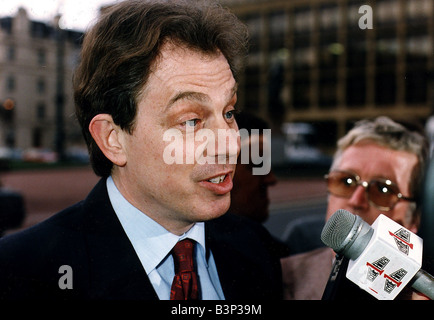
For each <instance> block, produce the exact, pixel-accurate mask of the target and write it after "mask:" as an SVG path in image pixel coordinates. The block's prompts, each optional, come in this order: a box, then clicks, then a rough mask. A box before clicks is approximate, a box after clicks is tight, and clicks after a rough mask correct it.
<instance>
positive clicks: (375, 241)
mask: <svg viewBox="0 0 434 320" xmlns="http://www.w3.org/2000/svg"><path fill="white" fill-rule="evenodd" d="M377 220H379V221H380V220H384V221H386V222H387V223H393V224H396V223H395V222H393V221H392V220H390V219H389V218H387V217H386V216H384V215H380V216H379V218H377ZM377 220H376V222H377ZM389 220H390V221H389ZM376 222H374V223H373V227H371V226H370V225H369V224H368V223H366V222H365V221H364V220H363V219H362V218H360V217H359V216H356V215H353V214H352V213H350V212H348V211H346V210H343V209H340V210H337V211H336V212H335V213H334V214H333V215H332V216H331V217H330V219H329V220H328V221H327V222H326V224H325V226H324V228H323V230H322V233H321V240H322V242H324V244H325V245H327V246H328V247H330V248H332V249H333V250H334V251H335V252H336V253H337V254H338V255H342V256H344V257H346V258H348V259H350V260H352V261H355V260H357V259H358V258H359V257H360V256H361V255H362V253H363V254H365V255H366V253H371V251H372V252H373V251H374V250H375V251H381V252H375V254H377V255H378V257H379V258H378V259H377V260H376V261H365V260H364V261H362V262H361V263H360V266H364V265H367V267H366V268H365V269H366V270H363V271H364V272H365V273H363V277H366V278H367V279H368V281H367V280H366V279H365V278H364V279H363V280H362V282H363V284H364V285H363V286H361V284H360V283H361V282H360V281H359V279H357V280H356V279H351V278H350V277H349V275H348V271H349V270H348V271H347V278H349V279H350V280H351V281H353V282H354V283H356V284H358V285H359V286H360V287H361V288H362V289H364V290H366V291H367V292H369V293H370V294H372V295H373V296H375V297H376V298H377V299H380V298H381V299H383V298H384V296H385V297H386V298H387V294H385V293H379V292H377V291H378V289H376V290H374V289H373V286H372V285H371V283H370V282H374V280H377V279H380V278H381V279H382V277H378V275H382V276H384V278H385V279H384V281H385V283H384V286H383V287H384V290H385V291H386V292H388V293H389V294H390V292H392V291H393V290H394V289H395V288H397V287H399V286H400V285H401V284H403V281H402V280H403V278H404V277H405V274H406V273H407V272H408V270H409V268H410V265H411V263H410V262H411V261H410V258H409V257H408V251H407V254H404V253H405V252H404V249H407V250H413V245H414V244H411V243H408V242H406V241H405V240H403V239H401V238H400V237H399V236H397V235H394V234H393V233H392V232H390V230H389V229H390V228H389V229H388V227H389V225H388V227H385V225H384V224H381V221H380V222H379V223H376ZM375 229H377V231H378V232H377V233H381V232H383V231H386V230H388V231H387V232H388V233H389V234H390V235H389V234H387V235H386V236H387V237H392V239H393V240H395V242H396V243H397V244H398V248H394V247H392V246H384V247H383V246H382V244H381V243H380V242H381V240H382V239H379V237H381V234H380V236H378V237H377V236H375V237H373V235H374V231H375ZM401 229H402V230H404V231H402V232H401V233H402V234H410V231H408V230H406V229H405V228H403V227H402V226H401ZM401 229H400V230H401ZM406 232H408V233H406ZM399 235H400V234H399ZM400 236H401V237H403V238H405V237H404V236H402V235H400ZM408 237H410V236H408ZM368 245H369V247H368ZM399 245H401V246H402V247H399ZM405 246H410V247H411V248H410V249H409V248H406V247H405ZM367 247H368V248H367ZM383 248H384V249H383ZM365 249H366V250H367V251H368V252H364V251H365ZM378 249H383V250H378ZM392 260H393V261H392ZM391 261H392V262H393V263H395V265H396V264H398V265H400V266H402V268H400V269H399V270H401V269H402V270H404V271H402V270H401V271H399V272H395V273H387V272H386V271H387V270H386V269H385V267H386V265H387V264H389V263H390V262H391ZM393 263H391V264H390V265H392V264H393ZM360 266H359V267H358V268H357V269H358V270H357V272H358V274H357V277H358V278H360V277H361V275H362V274H361V273H360V269H361V267H360ZM406 270H407V271H406ZM365 284H366V285H365ZM408 284H410V285H411V286H412V288H414V289H415V290H417V291H419V292H420V293H422V294H424V295H426V296H427V297H429V298H430V299H434V277H433V276H432V275H430V274H429V273H427V272H425V271H423V270H422V269H420V268H419V270H418V271H417V273H416V274H415V275H414V276H413V278H412V279H411V280H409V282H408ZM401 290H402V287H401ZM399 291H400V290H399ZM395 292H398V290H395ZM382 294H384V296H382ZM390 296H391V295H390ZM395 296H396V295H395Z"/></svg>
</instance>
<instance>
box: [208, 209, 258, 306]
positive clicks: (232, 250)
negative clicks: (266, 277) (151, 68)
mask: <svg viewBox="0 0 434 320" xmlns="http://www.w3.org/2000/svg"><path fill="white" fill-rule="evenodd" d="M230 226H231V223H230V222H229V223H227V222H226V219H225V218H224V216H223V217H221V218H219V219H216V220H213V221H209V222H207V223H206V239H207V248H209V249H210V250H211V252H212V254H213V257H214V260H215V263H216V266H217V272H218V275H219V279H220V284H221V286H222V289H223V293H224V295H225V298H226V299H227V300H237V299H238V300H239V299H249V298H250V297H252V298H255V297H256V298H257V297H258V293H257V292H256V291H255V288H254V287H253V286H252V284H251V283H250V282H251V280H252V279H255V276H256V273H255V270H257V269H256V262H255V261H253V260H251V259H250V258H249V257H250V255H249V250H250V249H249V247H248V246H244V244H243V241H242V239H240V240H241V241H234V235H236V233H237V231H236V230H229V229H230Z"/></svg>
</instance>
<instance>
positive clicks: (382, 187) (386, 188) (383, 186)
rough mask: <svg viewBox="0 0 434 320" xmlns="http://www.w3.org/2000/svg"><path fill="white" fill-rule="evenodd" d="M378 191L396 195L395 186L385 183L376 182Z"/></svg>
mask: <svg viewBox="0 0 434 320" xmlns="http://www.w3.org/2000/svg"><path fill="white" fill-rule="evenodd" d="M376 187H377V190H378V191H379V192H380V193H383V194H386V193H387V194H395V193H396V192H395V190H393V189H394V188H393V186H392V185H390V184H387V183H384V182H379V181H377V182H376Z"/></svg>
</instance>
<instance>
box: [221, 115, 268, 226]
mask: <svg viewBox="0 0 434 320" xmlns="http://www.w3.org/2000/svg"><path fill="white" fill-rule="evenodd" d="M236 120H237V124H238V128H239V129H247V131H248V133H249V139H248V140H247V139H245V140H244V141H243V140H242V141H241V144H245V143H248V144H249V145H250V146H251V145H252V143H257V144H259V154H263V148H264V143H269V141H265V140H264V137H263V132H264V130H266V129H269V126H268V125H267V123H266V122H265V121H264V120H262V119H261V118H258V117H256V116H254V115H252V114H249V113H245V112H241V113H240V114H239V115H237V117H236ZM252 129H259V134H252ZM250 146H249V148H248V149H247V150H251V147H250ZM254 166H255V164H254V163H253V162H252V159H251V154H250V152H249V163H241V161H240V157H239V159H238V162H237V168H236V174H235V176H234V187H233V189H232V192H231V206H230V209H229V211H230V212H231V213H233V214H237V215H240V216H244V217H247V218H250V219H252V220H254V221H256V222H259V223H263V222H265V221H266V220H267V219H268V216H269V214H270V213H269V204H270V199H269V190H268V187H270V186H273V185H275V184H276V183H277V178H276V176H275V175H274V173H273V171H272V170H271V171H270V172H269V173H268V174H266V175H254V174H253V171H252V169H253V168H254Z"/></svg>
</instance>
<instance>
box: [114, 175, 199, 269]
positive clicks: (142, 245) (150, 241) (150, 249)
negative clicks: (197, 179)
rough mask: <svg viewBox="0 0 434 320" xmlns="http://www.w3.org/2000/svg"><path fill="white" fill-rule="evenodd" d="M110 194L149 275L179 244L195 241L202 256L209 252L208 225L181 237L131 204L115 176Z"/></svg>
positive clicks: (194, 229)
mask: <svg viewBox="0 0 434 320" xmlns="http://www.w3.org/2000/svg"><path fill="white" fill-rule="evenodd" d="M107 191H108V195H109V198H110V202H111V204H112V206H113V209H114V211H115V213H116V215H117V217H118V219H119V221H120V223H121V225H122V227H123V229H124V231H125V233H126V234H127V236H128V238H129V240H130V242H131V244H132V245H133V247H134V249H135V251H136V253H137V255H138V257H139V259H140V261H141V263H142V265H143V267H144V269H145V271H146V273H147V274H149V273H150V272H151V271H152V270H154V269H155V268H156V267H157V266H158V265H159V264H160V263H161V262H162V261H163V260H164V259H165V258H166V256H167V255H168V254H169V252H170V250H172V248H173V247H174V246H175V244H176V243H177V242H178V241H179V240H183V239H185V238H189V239H193V240H195V241H196V242H197V243H198V244H199V245H200V246H201V247H202V250H200V252H202V253H203V254H204V253H205V252H206V247H205V224H204V222H197V223H195V224H194V225H193V227H191V228H190V230H188V231H187V232H186V233H184V234H183V235H181V236H178V235H175V234H173V233H171V232H169V231H167V230H166V229H165V228H164V227H163V226H161V225H160V224H158V223H157V222H156V221H155V220H153V219H151V218H150V217H149V216H147V215H146V213H143V212H141V211H140V210H139V209H137V208H136V207H134V206H133V205H132V204H131V203H129V202H128V200H126V199H125V198H124V196H123V195H122V194H121V193H120V191H119V190H118V188H117V187H116V185H115V183H114V181H113V179H112V177H111V176H110V177H109V178H108V179H107ZM205 260H206V259H205Z"/></svg>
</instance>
